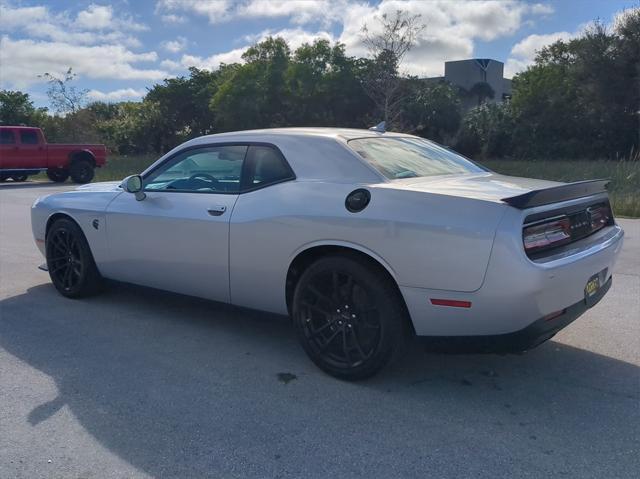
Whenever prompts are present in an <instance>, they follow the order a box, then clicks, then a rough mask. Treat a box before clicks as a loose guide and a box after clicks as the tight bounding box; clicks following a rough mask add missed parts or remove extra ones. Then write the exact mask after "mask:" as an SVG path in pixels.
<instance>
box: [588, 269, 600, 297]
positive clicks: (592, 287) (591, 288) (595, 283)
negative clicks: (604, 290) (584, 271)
mask: <svg viewBox="0 0 640 479" xmlns="http://www.w3.org/2000/svg"><path fill="white" fill-rule="evenodd" d="M599 289H600V274H596V275H593V276H592V277H591V278H589V281H587V285H586V286H585V287H584V296H585V299H587V300H588V299H589V298H591V297H592V296H593V295H594V294H596V293H597V292H598V290H599Z"/></svg>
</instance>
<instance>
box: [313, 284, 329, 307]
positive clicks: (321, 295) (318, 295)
mask: <svg viewBox="0 0 640 479" xmlns="http://www.w3.org/2000/svg"><path fill="white" fill-rule="evenodd" d="M309 291H311V292H312V293H313V294H314V295H315V296H316V298H318V299H320V300H322V301H324V302H325V303H327V304H331V298H330V297H329V296H327V295H326V294H324V293H322V292H320V291H319V290H318V288H316V287H315V286H309Z"/></svg>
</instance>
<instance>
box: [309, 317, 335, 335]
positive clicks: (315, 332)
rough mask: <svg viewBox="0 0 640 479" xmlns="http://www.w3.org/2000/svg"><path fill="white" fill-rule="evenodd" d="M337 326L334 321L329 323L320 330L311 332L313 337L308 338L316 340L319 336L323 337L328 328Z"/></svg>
mask: <svg viewBox="0 0 640 479" xmlns="http://www.w3.org/2000/svg"><path fill="white" fill-rule="evenodd" d="M335 324H336V322H335V320H334V321H328V322H327V323H326V324H323V325H322V326H320V327H319V328H318V329H315V330H313V331H311V335H310V336H308V338H309V339H314V338H317V337H318V336H321V335H322V333H323V332H324V331H326V329H327V328H329V327H331V326H333V325H335Z"/></svg>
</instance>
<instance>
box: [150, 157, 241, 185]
mask: <svg viewBox="0 0 640 479" xmlns="http://www.w3.org/2000/svg"><path fill="white" fill-rule="evenodd" d="M246 152H247V147H246V146H211V147H206V148H197V149H193V150H188V151H186V152H184V153H182V154H178V155H177V156H175V157H174V158H172V159H171V160H169V161H168V162H166V163H165V164H163V165H162V166H161V167H160V168H158V169H157V170H155V171H153V172H152V173H150V174H149V175H148V176H146V177H145V180H144V183H145V190H147V191H183V192H194V191H197V192H201V193H237V192H238V191H240V176H241V172H242V163H243V161H244V157H245V155H246Z"/></svg>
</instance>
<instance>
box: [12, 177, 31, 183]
mask: <svg viewBox="0 0 640 479" xmlns="http://www.w3.org/2000/svg"><path fill="white" fill-rule="evenodd" d="M27 178H28V176H27V175H18V176H12V177H11V179H12V180H13V181H19V182H21V183H22V182H23V181H27Z"/></svg>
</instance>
